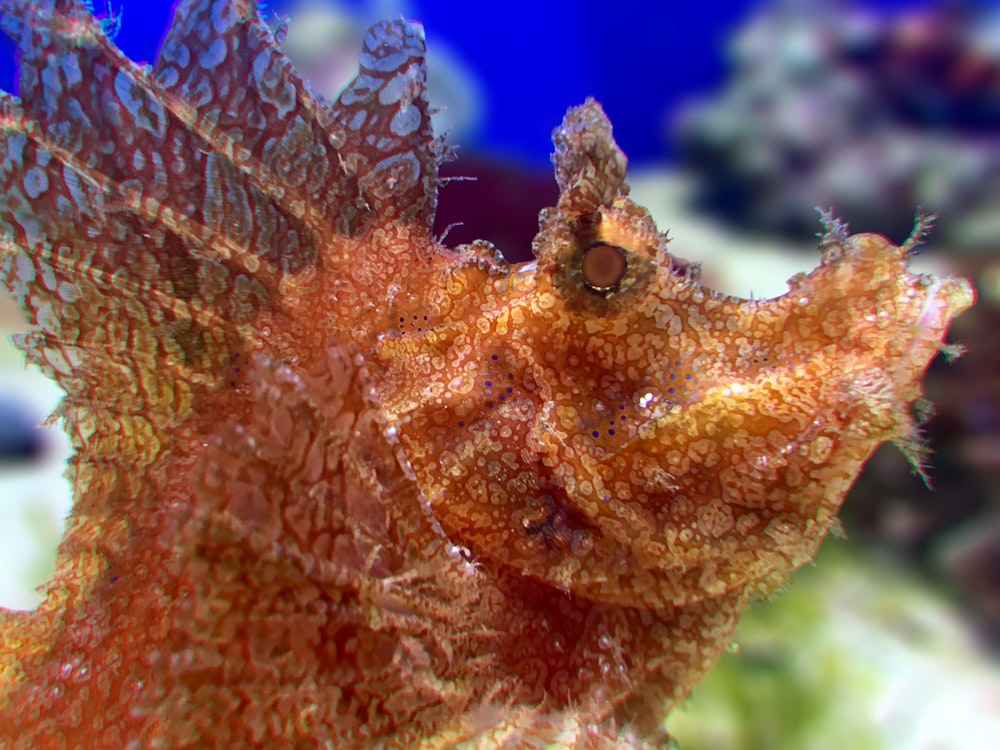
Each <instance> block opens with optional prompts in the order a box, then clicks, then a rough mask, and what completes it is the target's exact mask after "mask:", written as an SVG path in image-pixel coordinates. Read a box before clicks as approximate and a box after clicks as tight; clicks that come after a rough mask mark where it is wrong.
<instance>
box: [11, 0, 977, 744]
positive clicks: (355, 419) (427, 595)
mask: <svg viewBox="0 0 1000 750" xmlns="http://www.w3.org/2000/svg"><path fill="white" fill-rule="evenodd" d="M0 8H2V9H3V13H4V16H5V19H4V25H5V29H6V30H7V31H8V32H9V33H11V34H12V35H13V36H14V37H15V39H17V40H18V41H19V43H20V45H21V49H22V56H23V57H22V79H21V95H22V96H21V101H18V100H15V99H13V98H12V97H5V98H3V99H2V100H0V186H2V191H0V229H2V232H3V234H2V235H0V264H2V265H0V279H2V280H3V282H4V283H5V285H6V287H7V288H8V289H9V290H10V291H11V292H12V293H13V295H14V296H15V298H16V299H17V300H18V301H19V302H20V304H21V306H22V308H23V309H24V312H25V314H26V316H27V318H28V319H29V320H30V321H31V322H32V323H34V324H35V326H36V330H35V331H34V332H32V333H30V334H28V335H27V336H26V337H24V338H23V339H22V340H21V342H20V343H21V345H22V346H23V348H24V349H25V351H26V352H27V355H28V357H29V359H31V360H32V361H35V362H38V363H39V364H41V365H42V367H43V368H45V369H46V370H48V371H49V372H50V373H51V374H52V376H53V377H54V378H55V379H56V380H57V381H58V382H59V383H60V385H61V386H62V387H63V388H64V389H65V391H66V393H67V397H66V399H65V401H64V402H63V405H62V406H61V407H60V411H59V416H61V417H62V418H63V419H64V421H65V424H66V426H67V429H68V430H69V432H70V435H71V436H72V438H73V442H74V445H75V448H76V454H75V456H74V458H73V459H72V461H71V464H70V474H71V477H72V479H73V482H74V486H75V505H74V509H73V514H72V516H71V518H70V522H69V528H68V530H67V534H66V538H65V539H64V540H63V543H62V545H61V546H60V550H59V557H58V563H57V564H58V572H57V574H56V575H55V577H54V578H53V580H52V581H50V583H49V584H48V587H47V591H46V599H45V602H44V603H43V604H42V606H41V607H40V608H39V609H38V610H37V611H36V612H31V613H21V612H16V613H15V612H5V613H2V614H0V747H5V748H6V747H15V748H22V747H23V748H28V747H31V748H37V747H85V748H116V749H117V748H123V747H162V748H184V747H192V748H193V747H225V748H230V747H253V748H270V747H282V748H285V747H327V746H331V747H358V748H367V747H411V746H419V747H422V748H445V747H455V746H458V745H459V743H462V742H465V743H466V744H462V745H461V746H462V747H482V748H493V747H511V748H519V747H524V746H543V745H546V746H551V747H580V748H585V747H587V748H590V747H593V748H597V747H602V748H607V747H640V746H650V747H652V746H656V745H658V743H660V742H661V741H662V740H663V739H664V735H663V730H662V721H663V718H664V716H665V715H666V713H667V711H668V710H669V709H670V707H671V706H672V705H673V704H674V703H675V702H676V701H677V700H678V699H680V698H681V697H683V696H684V695H685V694H686V693H687V692H688V691H689V690H690V689H691V687H692V686H693V685H694V684H695V682H696V681H697V680H698V678H699V677H700V676H701V675H702V674H703V672H704V671H705V670H706V669H707V668H708V667H709V666H710V665H711V663H712V662H713V661H714V659H715V658H716V657H717V656H718V654H719V652H720V650H721V649H722V648H723V647H724V646H725V645H726V644H727V643H728V642H729V639H730V637H731V634H732V630H733V627H734V626H735V623H736V620H737V619H738V617H739V614H740V612H741V611H742V609H743V608H744V606H745V605H746V603H747V602H748V601H749V600H750V599H751V598H752V597H753V596H755V595H759V594H761V593H766V592H770V591H773V590H774V589H775V587H777V586H780V585H781V583H782V582H783V581H784V580H786V578H787V576H788V575H789V574H790V573H791V572H792V571H793V570H794V569H795V568H797V567H798V566H800V565H801V564H803V563H804V562H806V561H807V560H809V559H811V558H812V556H813V555H814V553H815V551H816V548H817V546H818V545H819V543H820V541H821V540H822V538H823V536H824V535H825V534H826V533H827V531H828V530H829V528H830V526H831V524H832V523H833V520H834V517H835V515H836V513H837V510H838V508H839V506H840V503H841V502H842V500H843V497H844V494H845V493H846V491H847V490H848V488H849V487H850V485H851V483H852V481H853V480H854V478H855V477H856V475H857V474H858V472H859V471H860V469H861V467H862V465H863V464H864V462H865V460H866V459H867V458H868V456H869V455H870V454H871V452H872V451H873V450H874V449H875V448H876V447H877V446H878V445H879V444H880V443H882V442H884V441H886V440H891V441H894V442H896V443H897V444H899V445H900V446H901V447H902V448H903V449H904V451H906V452H907V454H908V455H910V456H911V458H913V459H914V461H915V462H917V463H918V464H919V456H918V451H919V441H918V438H917V434H916V427H915V425H914V422H913V420H912V419H911V417H910V415H909V408H910V405H911V404H912V403H913V402H914V401H915V400H916V399H918V398H919V397H920V381H921V377H922V374H923V372H924V370H925V368H926V366H927V364H928V363H929V362H930V360H931V359H932V358H933V357H934V356H935V354H936V353H937V351H938V349H939V346H940V343H941V341H942V338H943V336H944V333H945V330H946V328H947V326H948V323H949V322H950V319H951V318H952V316H953V315H955V314H957V313H958V312H960V311H961V310H963V309H965V308H966V307H968V306H969V305H970V304H971V302H972V292H971V289H970V287H969V285H968V284H967V283H966V282H964V281H961V280H954V279H947V278H945V279H936V278H933V277H929V276H914V275H911V274H910V273H909V272H908V270H907V255H908V253H909V251H910V250H912V246H913V245H914V244H915V242H916V241H917V240H918V239H919V236H915V238H914V240H913V241H910V242H908V243H906V245H904V247H903V248H897V247H895V246H893V245H892V244H891V243H889V242H888V241H887V240H886V239H884V238H882V237H880V236H877V235H860V236H854V237H848V236H847V234H846V232H845V231H843V228H842V227H840V226H839V225H838V224H837V223H836V222H834V221H832V220H830V219H828V220H827V225H828V227H827V228H828V233H827V235H826V237H825V238H824V242H823V246H822V247H821V264H820V266H819V267H818V268H817V269H816V270H815V271H813V273H812V274H810V275H809V276H808V277H802V278H798V279H795V280H793V283H792V290H791V292H790V293H789V294H787V295H785V296H783V297H780V298H777V299H774V300H766V301H746V300H738V299H732V298H727V297H723V296H721V295H719V294H716V293H714V292H712V291H710V290H708V289H705V288H703V287H702V286H701V285H700V284H699V283H698V281H697V280H696V279H695V277H694V276H693V274H691V273H690V271H689V270H688V269H686V267H685V266H684V264H682V263H679V262H677V261H675V260H674V259H673V258H672V257H671V256H670V254H669V253H668V252H667V249H666V239H665V237H663V236H661V235H660V234H658V232H657V230H656V228H655V227H654V226H653V223H652V221H651V220H650V219H649V217H648V215H647V214H646V212H645V211H644V210H643V209H641V208H639V207H638V206H636V205H635V204H634V203H632V202H631V201H630V200H629V199H628V197H627V188H626V185H625V164H626V163H625V158H624V156H623V155H622V154H621V152H620V151H619V150H618V148H617V146H615V144H614V142H613V140H612V138H611V130H610V125H609V123H608V122H607V119H606V118H605V117H604V114H603V112H602V111H601V109H600V107H599V106H598V105H597V104H596V103H594V102H588V103H586V104H585V105H583V106H582V107H579V108H577V109H574V110H571V111H570V113H569V114H568V115H567V117H566V120H565V122H564V123H563V125H562V127H561V128H560V129H558V130H557V131H556V133H555V141H556V155H555V163H556V177H557V180H558V182H559V187H560V191H561V194H560V199H559V203H558V205H557V206H556V207H555V208H553V209H549V210H547V211H546V212H544V213H543V215H542V219H541V229H540V232H539V234H538V236H537V238H536V240H535V244H534V251H535V256H536V259H537V260H536V262H534V263H531V264H525V265H521V266H514V267H510V266H508V265H507V264H506V263H504V262H503V260H502V259H501V258H499V256H498V255H497V253H496V252H495V250H494V249H493V248H492V247H489V246H487V245H485V244H482V245H473V246H468V247H463V248H459V249H458V250H457V251H453V250H449V249H447V248H445V247H443V246H442V245H441V244H440V243H438V242H437V241H436V240H435V239H434V237H433V236H432V235H431V231H430V227H431V224H432V219H433V210H434V203H435V199H436V190H437V186H438V178H437V167H438V164H439V162H440V161H441V160H442V159H443V158H444V157H445V155H446V152H447V149H446V148H445V147H444V146H443V145H442V144H441V142H439V141H437V140H435V139H434V138H433V137H432V134H431V131H430V122H429V117H428V112H427V105H426V101H425V99H424V95H423V94H424V69H423V57H422V55H423V41H422V36H421V34H420V30H419V28H418V27H414V26H410V25H407V24H404V23H403V22H400V21H395V22H390V23H386V24H382V25H380V26H378V27H376V28H375V29H373V31H372V32H371V34H370V35H369V37H368V39H367V40H366V45H365V49H364V50H363V52H362V71H361V75H360V76H359V78H358V79H357V80H356V81H355V82H354V84H352V86H351V87H350V88H349V89H348V90H347V91H346V92H345V93H344V94H343V95H342V96H341V98H340V100H339V101H338V102H337V103H336V104H335V105H332V106H330V105H327V104H324V103H319V102H317V101H315V100H314V99H313V98H312V97H311V96H310V95H309V94H308V92H307V91H306V89H305V88H304V87H303V84H302V83H301V81H300V80H299V79H298V77H297V76H296V74H295V72H294V71H293V70H292V69H291V67H290V66H289V65H288V63H287V61H286V60H285V59H284V57H283V56H281V55H280V54H279V53H278V52H277V48H276V46H275V43H274V41H273V39H272V37H271V34H270V32H269V31H268V30H267V29H266V28H265V27H264V26H263V25H262V24H261V23H260V21H259V19H258V17H257V15H256V10H255V8H254V7H253V5H252V4H251V3H249V2H235V1H227V0H223V1H221V2H216V3H208V2H202V1H201V0H190V1H189V2H182V3H181V4H180V6H179V7H178V9H177V12H176V16H175V19H174V24H173V26H172V28H171V32H170V35H169V36H168V38H167V40H166V42H165V45H164V51H163V53H162V55H161V59H160V60H159V61H158V62H157V65H156V66H155V67H154V69H153V70H152V71H145V70H143V69H140V68H138V67H136V66H135V65H133V64H132V63H130V62H129V61H127V60H126V59H125V58H124V57H122V55H121V53H120V52H119V51H118V50H117V49H116V48H115V47H114V46H113V44H112V43H111V42H110V41H108V39H107V38H106V37H105V36H104V34H103V32H102V29H101V27H100V25H99V24H98V23H97V22H96V21H95V20H94V19H93V18H92V17H91V16H90V14H89V13H88V12H86V11H85V10H83V9H82V8H81V7H80V6H79V5H77V4H75V3H73V2H70V1H69V0H49V2H47V3H41V4H39V3H37V2H35V3H30V2H28V0H5V1H4V2H3V3H0ZM921 228H922V227H921ZM918 234H919V233H918ZM595 244H598V245H608V246H613V247H617V248H621V252H623V253H624V257H625V260H626V268H625V271H624V276H623V277H622V278H621V279H620V280H619V278H618V276H619V275H620V269H618V268H616V267H615V265H614V262H615V261H616V258H615V257H614V256H613V255H612V256H609V257H610V259H611V261H612V265H611V269H612V270H611V271H610V272H609V274H605V272H602V275H601V281H600V283H594V280H593V279H592V278H590V277H589V276H588V274H590V273H592V272H593V271H592V269H590V268H589V267H585V265H584V263H583V258H584V255H585V254H586V252H587V249H588V248H590V247H592V246H594V245H595Z"/></svg>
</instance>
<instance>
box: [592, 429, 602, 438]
mask: <svg viewBox="0 0 1000 750" xmlns="http://www.w3.org/2000/svg"><path fill="white" fill-rule="evenodd" d="M591 434H592V435H593V436H594V437H600V436H601V433H599V432H598V431H597V430H594V431H593V432H592V433H591Z"/></svg>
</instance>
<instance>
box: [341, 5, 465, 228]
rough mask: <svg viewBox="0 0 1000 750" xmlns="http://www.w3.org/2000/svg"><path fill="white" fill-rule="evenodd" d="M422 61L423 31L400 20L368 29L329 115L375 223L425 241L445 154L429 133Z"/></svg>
mask: <svg viewBox="0 0 1000 750" xmlns="http://www.w3.org/2000/svg"><path fill="white" fill-rule="evenodd" d="M424 54H425V46H424V32H423V27H422V26H420V25H418V24H413V23H407V22H406V21H404V20H403V19H395V20H391V21H383V22H381V23H378V24H376V25H375V26H373V27H372V28H371V29H370V30H369V31H368V34H367V35H366V36H365V41H364V45H363V47H362V50H361V65H360V70H359V72H358V75H357V77H356V78H355V79H354V80H353V81H352V82H351V83H350V85H349V86H348V87H347V88H346V89H345V90H344V91H343V93H341V95H340V97H339V98H338V100H337V103H336V104H335V105H334V116H335V118H336V122H337V124H338V126H339V127H340V128H342V129H343V132H344V137H345V144H344V148H343V157H344V162H345V165H346V167H347V169H348V172H349V173H350V174H352V175H353V176H355V177H356V179H357V184H358V186H359V188H360V192H361V197H362V199H363V200H364V201H365V203H366V205H367V206H368V207H370V208H371V209H372V211H373V212H374V218H375V220H376V221H377V222H378V223H380V224H382V225H386V224H389V223H392V222H401V223H405V224H409V225H412V226H417V227H420V228H421V229H423V230H424V231H425V232H426V234H427V236H430V230H431V225H432V224H433V222H434V208H435V204H436V202H437V185H438V166H439V164H440V163H441V161H443V160H444V159H445V158H447V150H446V148H445V147H444V145H443V143H442V141H441V140H440V139H436V138H434V133H433V129H432V127H431V117H430V112H429V107H428V103H427V90H426V86H427V70H426V68H425V65H424Z"/></svg>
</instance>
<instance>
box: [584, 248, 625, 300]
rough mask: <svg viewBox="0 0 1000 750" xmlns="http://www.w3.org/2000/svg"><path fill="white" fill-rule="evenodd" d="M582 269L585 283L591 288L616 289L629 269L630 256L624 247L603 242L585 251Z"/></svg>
mask: <svg viewBox="0 0 1000 750" xmlns="http://www.w3.org/2000/svg"><path fill="white" fill-rule="evenodd" d="M581 271H582V273H583V281H584V283H585V284H586V285H587V286H589V287H590V288H591V289H593V290H595V291H598V292H610V291H614V290H615V289H617V288H618V285H619V284H621V282H622V279H624V278H625V272H626V271H628V258H627V256H626V255H625V251H624V250H623V249H622V248H620V247H617V246H616V245H606V244H604V243H601V244H598V245H594V246H592V247H588V248H587V250H586V251H585V252H584V254H583V263H582V265H581Z"/></svg>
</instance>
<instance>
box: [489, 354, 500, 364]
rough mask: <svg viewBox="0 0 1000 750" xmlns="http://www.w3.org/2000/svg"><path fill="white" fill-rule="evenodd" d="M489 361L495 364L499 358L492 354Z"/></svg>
mask: <svg viewBox="0 0 1000 750" xmlns="http://www.w3.org/2000/svg"><path fill="white" fill-rule="evenodd" d="M490 359H492V360H493V361H494V362H496V361H497V360H498V359H500V358H499V357H498V356H497V355H495V354H494V355H493V356H492V357H490Z"/></svg>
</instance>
